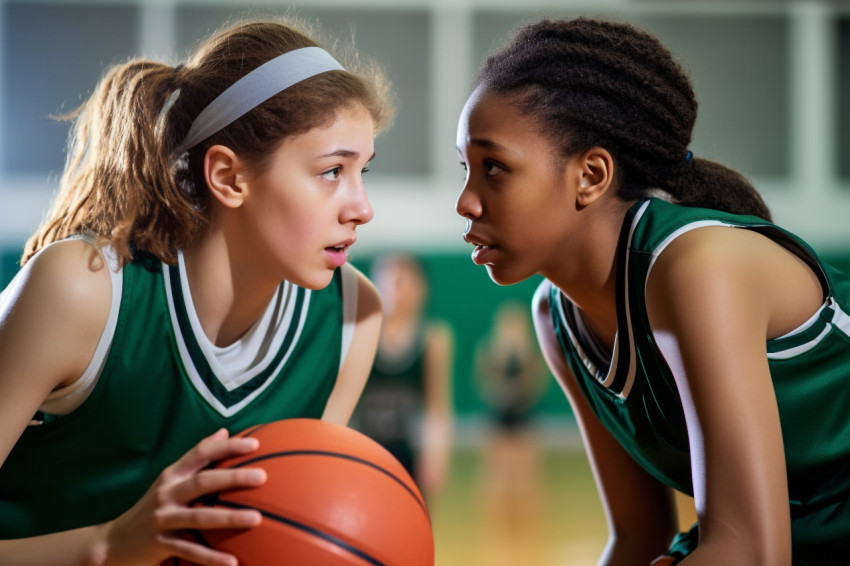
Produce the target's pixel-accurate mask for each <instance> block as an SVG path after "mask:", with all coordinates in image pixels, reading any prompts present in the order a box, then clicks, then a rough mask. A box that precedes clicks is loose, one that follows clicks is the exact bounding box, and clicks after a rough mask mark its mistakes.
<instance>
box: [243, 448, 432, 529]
mask: <svg viewBox="0 0 850 566" xmlns="http://www.w3.org/2000/svg"><path fill="white" fill-rule="evenodd" d="M281 456H330V457H333V458H342V459H344V460H351V461H352V462H359V463H361V464H365V465H367V466H370V467H372V468H374V469H376V470H378V471H379V472H381V473H383V474H386V475H387V476H389V477H390V478H392V479H393V480H394V481H395V482H396V483H398V484H399V485H400V486H401V487H403V488H404V489H405V491H407V493H409V494H410V496H411V497H412V498H413V499H414V500H415V501H416V504H417V505H419V507H420V508H421V509H422V511H423V512H424V513H425V517H426V518H427V519H428V522H429V523H430V522H431V515H430V514H429V513H428V508H427V507H425V504H424V503H423V502H422V501H420V500H419V498H418V497H416V493H414V492H413V490H412V489H410V488H409V487H408V486H407V484H406V483H404V482H403V481H402V480H401V478H399V477H398V476H396V475H395V474H393V473H392V472H391V471H389V470H387V469H385V468H382V467H381V466H379V465H377V464H375V463H374V462H370V461H369V460H364V459H363V458H358V457H357V456H351V455H349V454H342V453H340V452H330V451H327V450H291V451H287V452H272V453H270V454H264V455H262V456H256V457H254V458H251V459H250V460H244V461H242V462H239V463H238V464H234V465H233V466H232V467H233V468H241V467H242V466H247V465H250V464H253V463H255V462H261V461H262V460H269V459H271V458H279V457H281Z"/></svg>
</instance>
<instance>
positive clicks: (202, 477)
mask: <svg viewBox="0 0 850 566" xmlns="http://www.w3.org/2000/svg"><path fill="white" fill-rule="evenodd" d="M265 481H266V471H265V470H263V469H261V468H233V469H210V470H203V471H200V472H198V473H196V474H193V475H192V476H191V477H189V478H186V479H185V480H184V481H182V482H180V483H178V484H176V485H175V486H174V487H173V490H174V491H173V498H174V500H175V501H179V502H183V503H188V502H190V501H193V500H195V499H198V498H200V497H203V496H204V495H209V494H211V493H217V492H219V491H225V490H228V489H240V488H249V487H256V486H258V485H262V484H263V483H264V482H265Z"/></svg>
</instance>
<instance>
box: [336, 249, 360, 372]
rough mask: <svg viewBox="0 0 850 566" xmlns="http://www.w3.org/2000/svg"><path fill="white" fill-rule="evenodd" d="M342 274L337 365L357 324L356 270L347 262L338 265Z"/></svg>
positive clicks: (344, 356) (345, 353)
mask: <svg viewBox="0 0 850 566" xmlns="http://www.w3.org/2000/svg"><path fill="white" fill-rule="evenodd" d="M340 275H341V276H342V350H341V351H340V356H339V367H340V368H342V364H343V363H344V362H345V358H346V356H347V355H348V349H349V348H350V347H351V340H352V339H353V338H354V329H355V327H356V325H357V270H356V269H355V268H354V266H353V265H351V264H349V263H344V264H342V267H340Z"/></svg>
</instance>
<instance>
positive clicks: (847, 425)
mask: <svg viewBox="0 0 850 566" xmlns="http://www.w3.org/2000/svg"><path fill="white" fill-rule="evenodd" d="M696 113H697V104H696V101H695V99H694V93H693V90H692V87H691V83H690V81H689V79H688V78H687V77H686V76H685V74H684V73H683V71H682V69H681V67H680V66H679V65H678V64H677V63H676V62H675V60H674V59H673V56H672V55H671V54H670V52H669V51H668V50H667V49H666V48H664V47H663V46H662V45H661V44H660V43H659V42H658V40H657V39H656V38H654V37H653V36H651V35H649V34H647V33H645V32H642V31H639V30H637V29H635V28H634V27H632V26H630V25H627V24H621V23H617V22H607V21H598V20H591V19H576V20H569V21H548V20H544V21H540V22H537V23H534V24H531V25H528V26H527V27H524V28H522V29H521V30H519V31H518V33H517V34H516V36H515V37H514V38H513V40H512V42H511V43H510V44H509V45H508V46H506V47H505V48H504V49H502V50H501V51H500V52H498V53H496V54H495V55H493V56H492V57H490V58H489V59H487V61H486V63H485V64H484V66H483V67H482V69H481V70H480V72H479V74H478V76H477V80H476V82H475V88H474V91H473V93H472V95H471V96H470V98H469V100H468V101H467V103H466V106H465V108H464V110H463V112H462V114H461V117H460V123H459V125H458V135H457V146H458V151H459V153H460V156H461V160H462V162H463V164H464V166H465V167H466V169H467V177H466V182H465V185H464V187H463V190H462V192H461V194H460V196H459V198H458V201H457V211H458V213H459V214H460V215H461V216H463V217H464V218H466V219H467V221H468V228H467V231H466V233H465V234H464V238H465V239H466V241H467V242H469V243H471V244H472V245H473V246H475V250H474V251H473V252H472V259H473V261H474V262H475V263H477V264H480V265H485V266H486V267H487V270H488V272H489V274H490V277H491V278H492V279H493V280H494V281H495V282H497V283H499V284H503V285H506V284H512V283H516V282H518V281H522V280H524V279H527V278H529V277H531V276H532V275H534V274H538V273H539V274H542V275H543V276H544V277H545V279H544V281H543V282H542V284H541V285H540V287H539V289H538V291H537V293H536V295H535V300H534V305H533V313H534V317H535V327H536V331H537V337H538V340H539V342H540V346H541V348H542V350H543V352H544V355H545V357H546V359H547V362H548V364H549V367H550V368H551V370H552V373H553V374H554V375H555V377H556V379H557V380H558V381H559V383H560V385H561V387H562V388H563V390H564V391H565V393H566V395H567V397H568V398H569V400H570V402H571V404H572V407H573V411H574V414H575V416H576V419H577V421H578V424H579V426H580V428H581V431H582V434H583V437H584V440H585V444H586V448H587V451H588V454H589V458H590V462H591V466H592V469H593V471H594V474H595V477H596V482H597V485H598V487H599V490H600V496H601V499H602V502H603V504H604V506H605V510H606V513H607V517H608V524H609V530H610V536H609V543H608V545H607V547H606V548H605V550H604V553H603V555H602V558H601V559H600V561H599V564H600V565H605V566H615V565H649V564H650V563H652V562H654V561H655V562H656V563H658V564H661V563H664V564H670V563H674V562H675V563H681V564H682V565H683V566H685V565H686V566H698V565H701V564H710V565H717V564H724V565H730V566H731V565H738V564H740V565H746V566H758V565H764V566H781V565H788V564H794V565H799V566H802V565H815V564H817V565H819V566H827V565H838V564H842V565H845V564H848V562H849V561H850V558H848V557H850V504H848V501H850V418H848V409H850V386H848V381H849V380H850V278H848V277H847V276H846V275H843V274H841V273H839V272H837V271H836V270H834V269H833V268H831V267H830V266H828V265H825V264H824V263H823V262H822V261H821V260H820V259H819V258H818V256H817V255H816V254H815V252H814V251H812V249H811V247H809V246H808V245H807V244H806V243H805V242H803V241H802V240H801V239H800V238H798V237H796V236H795V235H793V234H791V233H789V232H787V231H785V230H783V229H782V228H779V227H777V226H775V225H774V224H773V223H771V221H770V214H769V212H768V210H767V208H766V206H765V205H764V203H763V202H762V200H761V198H759V196H758V194H757V193H756V191H755V190H754V189H753V187H752V186H751V185H750V184H749V183H748V182H747V181H746V180H745V179H744V178H743V177H742V176H741V175H739V174H738V173H735V172H734V171H731V170H729V169H727V168H725V167H724V166H722V165H720V164H717V163H714V162H711V161H708V160H704V159H699V158H696V157H693V156H692V154H691V153H690V152H689V151H688V145H689V143H690V141H691V133H692V129H693V126H694V121H695V119H696ZM656 196H662V197H663V198H655V197H656ZM672 489H676V490H679V491H681V492H684V493H686V494H689V495H692V496H693V497H694V500H695V504H696V511H697V516H698V526H695V527H694V528H693V529H692V530H691V531H690V532H688V533H686V534H682V535H679V536H676V537H675V539H674V534H675V531H676V530H677V527H678V520H677V517H676V513H675V507H674V499H673V497H672V495H671V494H672V491H671V490H672ZM671 543H672V545H671ZM662 554H666V555H667V556H666V557H664V558H659V559H658V560H657V561H656V557H658V556H659V555H662Z"/></svg>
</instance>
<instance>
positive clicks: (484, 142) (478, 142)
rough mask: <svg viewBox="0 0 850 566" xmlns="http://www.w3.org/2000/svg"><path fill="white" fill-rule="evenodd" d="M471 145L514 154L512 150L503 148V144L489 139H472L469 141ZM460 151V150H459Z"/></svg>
mask: <svg viewBox="0 0 850 566" xmlns="http://www.w3.org/2000/svg"><path fill="white" fill-rule="evenodd" d="M469 145H474V146H476V147H483V148H486V149H498V150H500V151H506V152H508V153H513V152H512V151H511V150H510V149H508V148H507V147H505V146H503V145H502V144H499V143H496V142H494V141H493V140H488V139H487V138H472V139H471V140H469ZM457 149H458V150H460V148H457Z"/></svg>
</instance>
